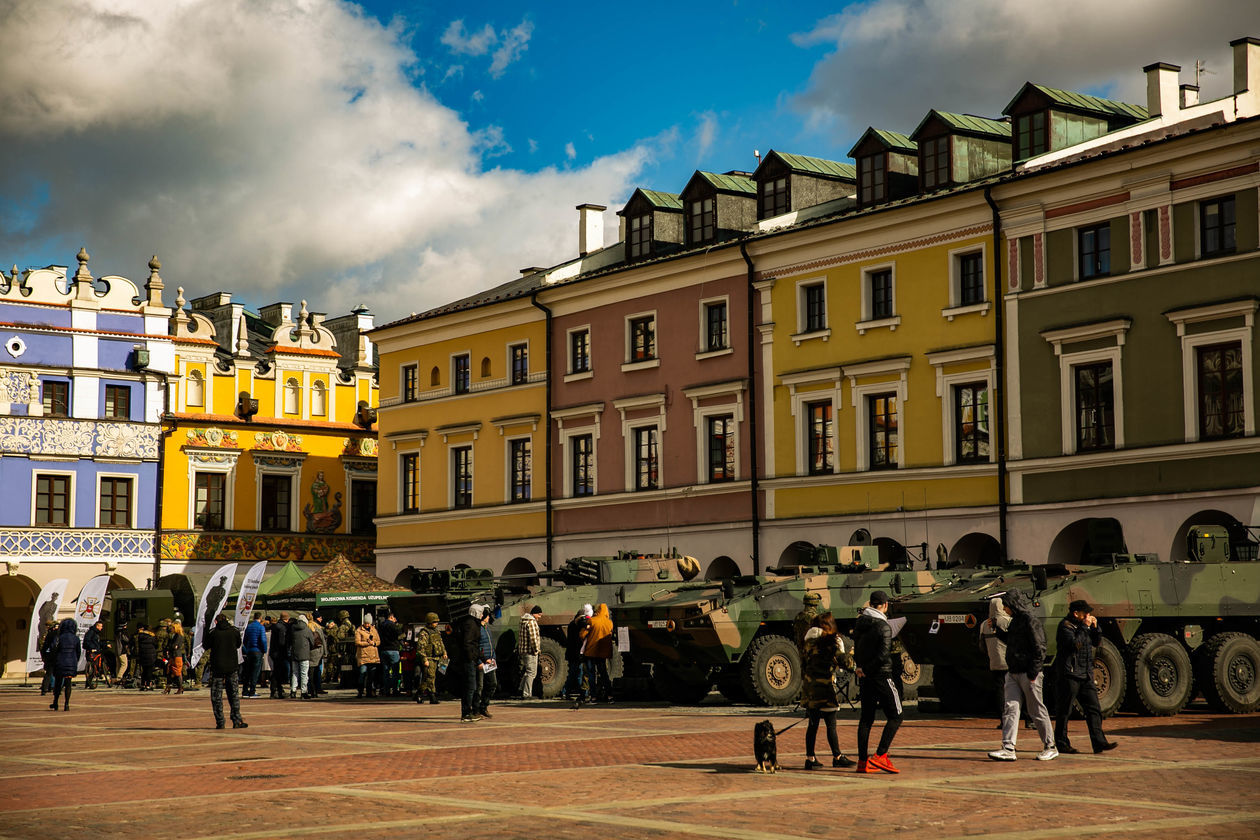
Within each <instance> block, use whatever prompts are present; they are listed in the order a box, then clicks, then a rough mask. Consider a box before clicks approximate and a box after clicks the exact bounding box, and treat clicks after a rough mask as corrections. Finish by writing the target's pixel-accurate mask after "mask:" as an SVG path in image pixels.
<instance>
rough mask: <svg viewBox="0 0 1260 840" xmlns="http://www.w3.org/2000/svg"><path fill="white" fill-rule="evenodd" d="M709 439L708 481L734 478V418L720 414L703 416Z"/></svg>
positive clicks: (731, 479)
mask: <svg viewBox="0 0 1260 840" xmlns="http://www.w3.org/2000/svg"><path fill="white" fill-rule="evenodd" d="M705 426H706V432H707V437H708V440H709V456H708V463H709V469H708V475H707V479H708V481H710V482H717V481H733V480H734V479H735V418H734V417H733V416H731V415H730V414H721V415H717V416H714V417H706V418H705Z"/></svg>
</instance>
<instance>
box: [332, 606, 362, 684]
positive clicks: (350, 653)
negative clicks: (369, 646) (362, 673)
mask: <svg viewBox="0 0 1260 840" xmlns="http://www.w3.org/2000/svg"><path fill="white" fill-rule="evenodd" d="M337 620H338V621H339V622H340V623H339V624H338V625H337V666H338V667H339V668H341V672H340V674H341V679H340V680H339V681H338V685H340V686H341V687H342V688H352V687H353V685H352V683H354V682H355V676H356V675H357V674H358V669H357V668H355V658H354V624H352V623H351V621H350V613H349V611H348V610H342V611H341V612H339V613H337ZM346 665H349V666H350V669H349V670H347V669H346ZM347 674H349V675H350V676H349V677H347V676H346V675H347ZM347 680H349V682H347Z"/></svg>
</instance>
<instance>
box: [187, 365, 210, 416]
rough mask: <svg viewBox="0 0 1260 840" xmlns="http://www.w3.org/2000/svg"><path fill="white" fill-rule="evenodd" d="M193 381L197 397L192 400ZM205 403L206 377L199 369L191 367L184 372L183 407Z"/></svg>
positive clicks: (203, 404) (202, 406)
mask: <svg viewBox="0 0 1260 840" xmlns="http://www.w3.org/2000/svg"><path fill="white" fill-rule="evenodd" d="M193 383H196V394H197V399H196V401H195V402H194V401H193ZM205 405H206V377H205V374H203V373H202V372H201V371H200V370H197V369H193V370H190V371H188V372H187V373H186V374H184V407H185V408H188V407H190V406H198V407H201V408H204V407H205Z"/></svg>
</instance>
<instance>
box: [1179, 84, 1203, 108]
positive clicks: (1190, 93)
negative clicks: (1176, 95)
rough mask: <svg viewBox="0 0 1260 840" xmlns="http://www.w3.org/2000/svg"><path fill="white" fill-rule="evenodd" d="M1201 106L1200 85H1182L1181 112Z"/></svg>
mask: <svg viewBox="0 0 1260 840" xmlns="http://www.w3.org/2000/svg"><path fill="white" fill-rule="evenodd" d="M1198 104H1199V86H1198V85H1182V86H1181V110H1183V111H1184V110H1186V109H1187V108H1189V107H1191V106H1194V105H1198Z"/></svg>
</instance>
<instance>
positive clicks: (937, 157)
mask: <svg viewBox="0 0 1260 840" xmlns="http://www.w3.org/2000/svg"><path fill="white" fill-rule="evenodd" d="M919 148H920V150H921V151H920V152H919V171H920V172H921V173H923V189H924V190H935V189H938V188H940V187H945V186H948V185H949V135H948V134H945V135H942V136H940V137H933V138H932V139H931V140H924V141H923V143H922V144H921V145H920V147H919Z"/></svg>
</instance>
